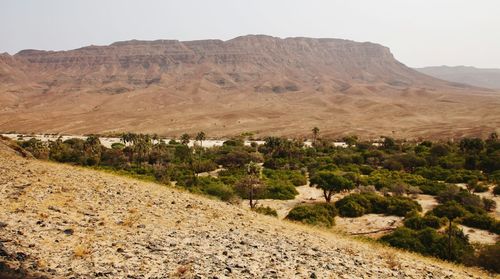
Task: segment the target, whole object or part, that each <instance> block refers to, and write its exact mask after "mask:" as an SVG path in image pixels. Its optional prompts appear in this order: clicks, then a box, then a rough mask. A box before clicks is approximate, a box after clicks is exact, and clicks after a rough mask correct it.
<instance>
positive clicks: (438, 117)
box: [0, 35, 500, 138]
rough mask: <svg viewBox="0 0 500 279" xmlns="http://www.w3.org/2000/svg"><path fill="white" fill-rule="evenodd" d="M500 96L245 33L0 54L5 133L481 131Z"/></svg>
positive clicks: (331, 43) (327, 44) (372, 60)
mask: <svg viewBox="0 0 500 279" xmlns="http://www.w3.org/2000/svg"><path fill="white" fill-rule="evenodd" d="M498 115H500V93H499V92H494V91H488V90H485V89H480V88H474V87H469V86H465V87H464V86H462V85H460V86H456V85H454V84H452V83H449V82H446V81H442V80H438V79H435V78H432V77H430V76H427V75H424V74H422V73H419V72H417V71H415V70H413V69H411V68H408V67H406V66H405V65H403V64H402V63H400V62H399V61H397V60H396V59H395V58H394V57H393V55H392V54H391V52H390V51H389V49H388V48H387V47H384V46H381V45H378V44H374V43H359V42H353V41H348V40H339V39H313V38H286V39H280V38H275V37H270V36H263V35H249V36H243V37H238V38H235V39H232V40H228V41H220V40H202V41H188V42H180V41H175V40H158V41H126V42H118V43H114V44H111V45H109V46H88V47H83V48H80V49H75V50H70V51H38V50H24V51H21V52H19V53H18V54H16V55H13V56H10V55H7V54H3V55H0V131H3V132H8V131H17V132H23V133H26V132H37V133H40V132H52V133H58V132H60V133H70V134H84V133H106V132H120V131H135V132H156V133H159V134H162V135H166V136H179V135H181V134H182V133H184V132H189V133H194V132H198V131H200V130H204V131H205V132H207V133H208V135H209V136H212V137H222V136H233V135H239V134H241V133H242V132H254V133H255V134H257V136H268V135H284V136H305V135H308V134H309V131H310V129H311V128H312V127H314V126H318V127H320V129H321V130H322V134H323V135H324V136H337V135H342V134H357V135H359V136H363V137H377V136H380V135H393V136H396V137H401V138H402V137H404V138H409V137H440V138H447V137H453V136H463V135H476V136H486V135H487V134H489V133H491V132H492V131H493V130H495V128H497V127H500V118H499V117H498Z"/></svg>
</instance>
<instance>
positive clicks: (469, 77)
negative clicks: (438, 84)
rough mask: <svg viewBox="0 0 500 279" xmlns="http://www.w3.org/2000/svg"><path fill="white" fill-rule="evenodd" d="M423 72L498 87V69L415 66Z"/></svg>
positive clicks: (487, 86) (442, 77) (461, 81)
mask: <svg viewBox="0 0 500 279" xmlns="http://www.w3.org/2000/svg"><path fill="white" fill-rule="evenodd" d="M415 69H416V70H417V71H420V72H422V73H424V74H427V75H430V76H433V77H435V78H439V79H443V80H446V81H450V82H457V83H463V84H469V85H472V86H478V87H484V88H490V89H497V90H498V89H500V69H495V68H477V67H473V66H463V65H461V66H446V65H443V66H430V67H423V68H415Z"/></svg>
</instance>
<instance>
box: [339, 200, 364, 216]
mask: <svg viewBox="0 0 500 279" xmlns="http://www.w3.org/2000/svg"><path fill="white" fill-rule="evenodd" d="M338 210H339V214H340V216H342V217H359V216H363V215H364V214H365V212H366V210H365V208H364V207H363V206H361V205H360V204H359V203H357V202H355V201H353V200H348V201H347V202H345V203H343V204H342V205H341V206H339V207H338Z"/></svg>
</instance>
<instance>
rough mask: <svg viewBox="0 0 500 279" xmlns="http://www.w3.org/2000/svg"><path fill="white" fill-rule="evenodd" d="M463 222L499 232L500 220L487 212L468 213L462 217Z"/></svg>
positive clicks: (473, 226) (469, 225) (474, 226)
mask: <svg viewBox="0 0 500 279" xmlns="http://www.w3.org/2000/svg"><path fill="white" fill-rule="evenodd" d="M461 223H462V224H463V225H465V226H468V227H472V228H476V229H483V230H487V231H491V232H493V233H497V234H498V233H499V231H498V224H499V223H500V222H499V221H497V220H495V218H493V217H491V216H489V215H486V214H468V215H466V216H465V217H463V218H462V220H461Z"/></svg>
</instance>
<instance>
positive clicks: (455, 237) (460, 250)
mask: <svg viewBox="0 0 500 279" xmlns="http://www.w3.org/2000/svg"><path fill="white" fill-rule="evenodd" d="M380 240H381V241H382V242H385V243H388V244H389V245H391V246H394V247H398V248H402V249H406V250H410V251H414V252H418V253H421V254H424V255H432V256H436V257H439V258H441V259H447V260H452V261H456V262H460V261H462V259H463V258H464V256H466V255H469V254H471V253H473V247H472V246H471V245H470V244H469V241H468V239H467V237H466V236H465V235H464V234H463V232H462V231H461V230H459V229H457V228H453V234H452V246H451V247H452V250H451V255H448V249H447V247H448V236H447V235H446V234H440V233H438V232H437V231H436V230H435V229H432V228H425V229H422V230H419V231H415V230H412V229H409V228H406V227H399V228H397V229H396V230H395V231H394V232H392V233H390V234H388V235H385V236H383V237H381V238H380Z"/></svg>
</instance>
